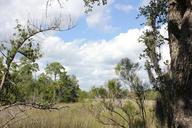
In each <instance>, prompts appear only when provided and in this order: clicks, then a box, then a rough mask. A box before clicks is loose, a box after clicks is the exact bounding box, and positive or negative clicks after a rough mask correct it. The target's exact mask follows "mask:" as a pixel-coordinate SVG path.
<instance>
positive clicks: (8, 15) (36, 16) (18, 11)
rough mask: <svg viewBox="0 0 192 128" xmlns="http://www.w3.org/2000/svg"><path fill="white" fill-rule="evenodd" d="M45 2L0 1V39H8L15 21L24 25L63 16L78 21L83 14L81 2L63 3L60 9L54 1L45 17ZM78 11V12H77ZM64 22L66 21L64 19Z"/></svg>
mask: <svg viewBox="0 0 192 128" xmlns="http://www.w3.org/2000/svg"><path fill="white" fill-rule="evenodd" d="M46 1H47V0H6V1H5V0H1V1H0V17H1V20H0V38H1V39H4V38H5V37H9V36H10V35H11V34H12V33H13V32H14V30H13V28H14V27H15V25H16V22H15V20H16V19H18V20H19V22H20V23H22V24H26V23H27V21H28V20H31V21H32V22H36V21H38V22H41V21H44V20H46V19H49V18H55V17H60V16H63V17H64V18H67V17H69V16H70V17H72V18H73V19H74V20H76V19H78V18H79V17H80V16H82V15H83V14H84V3H83V0H78V1H77V0H69V1H64V3H63V6H62V7H60V6H59V4H58V3H57V2H56V1H53V2H52V4H51V5H50V6H48V11H47V17H46ZM77 10H78V11H77ZM65 20H66V19H65Z"/></svg>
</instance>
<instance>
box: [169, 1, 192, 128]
mask: <svg viewBox="0 0 192 128" xmlns="http://www.w3.org/2000/svg"><path fill="white" fill-rule="evenodd" d="M168 4H169V10H168V32H169V45H170V56H171V72H170V79H171V83H172V84H171V86H172V87H173V88H174V91H173V92H172V96H173V97H174V99H173V106H172V108H173V110H174V114H173V115H174V117H173V120H174V121H175V123H176V127H178V128H191V127H192V1H191V0H169V3H168Z"/></svg>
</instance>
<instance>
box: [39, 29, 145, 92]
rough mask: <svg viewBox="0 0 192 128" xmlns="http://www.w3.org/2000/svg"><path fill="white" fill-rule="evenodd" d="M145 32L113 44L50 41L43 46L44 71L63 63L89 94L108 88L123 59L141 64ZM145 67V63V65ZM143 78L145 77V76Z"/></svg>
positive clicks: (131, 32)
mask: <svg viewBox="0 0 192 128" xmlns="http://www.w3.org/2000/svg"><path fill="white" fill-rule="evenodd" d="M142 30H143V29H141V30H140V29H131V30H129V31H128V32H126V33H121V34H119V35H118V36H116V37H114V38H113V39H111V40H108V41H107V40H100V41H87V40H74V41H72V42H65V41H63V40H62V39H61V38H59V37H56V36H50V37H48V38H47V39H46V40H45V41H44V42H43V43H42V50H43V53H44V56H43V58H42V59H40V60H39V63H40V67H41V69H42V68H44V67H45V66H46V64H47V63H50V62H53V61H59V62H60V63H62V64H63V65H64V66H65V67H67V69H68V70H69V72H70V74H74V75H76V76H77V77H78V79H79V81H80V87H81V88H82V89H86V90H88V89H89V88H90V87H91V86H93V85H101V84H104V82H105V81H107V80H108V79H111V78H114V77H116V75H115V72H114V67H115V65H116V64H117V63H118V62H119V61H120V59H121V58H123V57H129V58H130V59H131V60H132V61H134V62H139V61H140V60H139V54H140V53H141V52H142V50H143V45H142V44H140V43H138V41H137V39H138V37H139V36H140V35H141V34H142ZM141 63H142V62H141ZM142 75H143V73H142ZM145 76H146V75H143V76H142V78H143V79H144V78H145Z"/></svg>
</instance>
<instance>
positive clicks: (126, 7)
mask: <svg viewBox="0 0 192 128" xmlns="http://www.w3.org/2000/svg"><path fill="white" fill-rule="evenodd" d="M115 8H116V9H117V10H120V11H123V12H125V13H129V12H130V11H132V10H133V9H134V7H133V6H132V5H130V4H116V5H115Z"/></svg>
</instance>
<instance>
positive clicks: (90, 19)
mask: <svg viewBox="0 0 192 128" xmlns="http://www.w3.org/2000/svg"><path fill="white" fill-rule="evenodd" d="M113 3H114V1H113V0H109V1H108V4H107V5H106V6H96V7H94V9H93V11H91V12H89V14H88V15H87V17H86V22H87V25H88V27H90V28H98V29H100V30H102V31H104V32H110V31H114V30H115V29H116V27H113V26H112V25H111V10H110V7H111V5H112V4H113Z"/></svg>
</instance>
